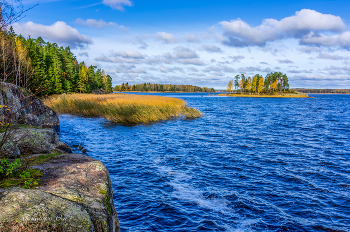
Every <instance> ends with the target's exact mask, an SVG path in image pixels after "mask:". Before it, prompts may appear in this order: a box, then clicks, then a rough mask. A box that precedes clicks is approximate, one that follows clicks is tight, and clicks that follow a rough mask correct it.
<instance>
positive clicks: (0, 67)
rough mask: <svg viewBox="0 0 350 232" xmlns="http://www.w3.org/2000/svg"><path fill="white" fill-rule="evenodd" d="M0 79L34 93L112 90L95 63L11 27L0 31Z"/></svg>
mask: <svg viewBox="0 0 350 232" xmlns="http://www.w3.org/2000/svg"><path fill="white" fill-rule="evenodd" d="M0 81H4V82H9V83H14V84H16V85H18V86H21V87H24V88H27V89H29V90H30V91H31V92H33V93H34V94H36V95H38V96H42V95H50V94H61V93H64V92H75V93H91V92H93V91H95V90H103V91H104V92H111V91H112V78H111V77H110V76H109V75H107V74H106V73H105V72H104V71H103V70H102V69H97V67H96V66H92V65H91V66H89V67H88V66H87V65H86V64H85V63H84V62H80V63H79V62H78V61H77V59H76V57H75V56H74V54H73V53H72V52H71V50H70V48H69V47H62V46H61V47H60V46H58V45H57V44H56V43H50V42H45V41H44V40H43V39H42V38H41V37H38V38H36V39H34V38H31V37H30V36H29V37H28V38H27V39H26V38H24V37H23V36H21V35H16V34H15V33H14V31H13V29H12V27H11V28H10V30H8V31H7V30H0Z"/></svg>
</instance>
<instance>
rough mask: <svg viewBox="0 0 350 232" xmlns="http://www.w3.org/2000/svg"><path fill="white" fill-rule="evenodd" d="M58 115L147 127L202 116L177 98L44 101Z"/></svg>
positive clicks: (92, 97)
mask: <svg viewBox="0 0 350 232" xmlns="http://www.w3.org/2000/svg"><path fill="white" fill-rule="evenodd" d="M44 104H45V105H47V106H49V107H50V108H51V109H53V110H54V111H55V112H56V113H58V114H73V115H84V116H88V117H99V116H102V117H104V118H106V119H107V120H109V121H112V122H118V123H143V122H144V123H148V122H155V121H160V120H166V119H170V118H174V117H187V118H198V117H200V116H201V115H202V114H201V112H200V111H198V110H197V109H194V108H190V107H187V106H186V103H185V101H183V100H181V99H177V98H170V97H160V96H149V95H131V94H105V95H96V94H63V95H57V96H52V97H50V98H47V99H44Z"/></svg>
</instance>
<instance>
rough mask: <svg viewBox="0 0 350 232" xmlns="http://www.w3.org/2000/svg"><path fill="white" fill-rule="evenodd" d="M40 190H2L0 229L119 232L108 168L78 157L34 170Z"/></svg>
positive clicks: (69, 156) (68, 156)
mask: <svg viewBox="0 0 350 232" xmlns="http://www.w3.org/2000/svg"><path fill="white" fill-rule="evenodd" d="M32 168H35V169H39V170H41V171H42V172H43V174H44V175H43V183H42V185H41V186H39V187H37V188H36V189H22V188H10V189H0V212H1V214H0V231H18V232H22V231H23V232H24V231H26V232H27V231H108V232H109V231H120V226H119V220H118V216H117V212H116V210H115V208H114V204H113V191H112V186H111V182H110V179H109V173H108V170H107V169H106V167H105V166H104V165H103V163H101V162H100V161H97V160H95V159H93V158H91V157H89V156H84V155H80V154H63V155H59V156H57V157H56V159H53V160H50V161H48V162H46V163H44V164H40V165H37V166H33V167H32Z"/></svg>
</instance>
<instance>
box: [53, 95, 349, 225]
mask: <svg viewBox="0 0 350 232" xmlns="http://www.w3.org/2000/svg"><path fill="white" fill-rule="evenodd" d="M155 95H161V96H170V97H178V98H181V99H184V100H185V101H186V102H187V104H188V105H189V106H191V107H195V108H197V109H199V110H201V111H202V112H203V117H202V118H199V119H191V120H188V119H181V118H180V119H174V120H169V121H163V122H158V123H154V124H142V125H136V126H130V125H120V124H111V123H109V122H107V121H106V120H104V119H101V118H93V119H91V118H84V117H76V116H70V115H61V116H60V121H61V131H60V133H59V136H60V139H61V140H62V141H63V142H66V143H67V144H68V145H70V146H72V145H78V144H81V145H82V146H83V147H84V148H85V149H87V154H88V155H89V156H91V157H93V158H96V159H98V160H100V161H102V162H103V163H104V164H105V165H106V166H107V168H108V170H109V172H110V175H111V182H112V185H113V191H114V203H115V207H116V210H117V212H118V216H119V220H120V224H121V231H350V95H316V94H315V95H310V96H312V97H314V98H305V99H297V98H234V97H218V96H208V95H206V94H202V93H192V94H180V93H179V94H171V93H167V94H155ZM74 152H79V150H74Z"/></svg>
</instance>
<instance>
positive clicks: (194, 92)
mask: <svg viewBox="0 0 350 232" xmlns="http://www.w3.org/2000/svg"><path fill="white" fill-rule="evenodd" d="M113 93H216V92H199V91H197V92H184V91H114V92H113Z"/></svg>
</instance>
